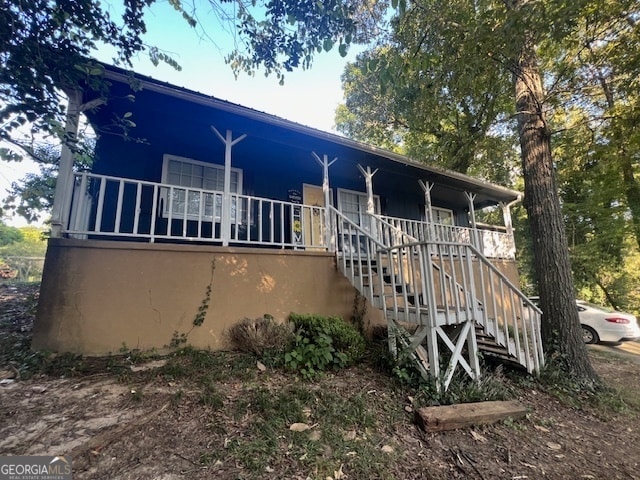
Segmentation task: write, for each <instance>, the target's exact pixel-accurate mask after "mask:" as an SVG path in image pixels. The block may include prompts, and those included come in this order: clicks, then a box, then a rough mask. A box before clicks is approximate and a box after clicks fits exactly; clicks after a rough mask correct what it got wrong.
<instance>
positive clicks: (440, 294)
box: [332, 209, 544, 389]
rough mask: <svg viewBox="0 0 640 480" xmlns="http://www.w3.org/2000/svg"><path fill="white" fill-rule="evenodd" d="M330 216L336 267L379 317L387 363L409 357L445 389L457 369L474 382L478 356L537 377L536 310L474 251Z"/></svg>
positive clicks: (540, 353)
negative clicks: (384, 334)
mask: <svg viewBox="0 0 640 480" xmlns="http://www.w3.org/2000/svg"><path fill="white" fill-rule="evenodd" d="M332 211H333V212H334V216H335V221H336V222H337V225H339V226H340V228H339V238H340V246H341V248H340V249H339V251H338V252H337V264H338V268H339V269H340V270H341V271H342V273H343V274H344V275H345V276H346V277H347V278H348V279H349V280H350V281H351V283H352V284H353V285H354V287H355V288H356V289H357V290H358V291H359V292H360V293H361V294H362V295H363V296H365V297H366V298H367V299H368V300H369V302H370V303H371V304H372V305H373V306H374V307H375V308H379V309H381V310H382V311H383V312H384V315H385V318H386V320H387V325H388V333H389V348H390V350H391V352H392V354H393V355H394V356H406V357H410V358H412V359H413V360H414V361H415V362H416V364H417V365H418V368H419V369H420V371H421V373H422V374H423V376H425V377H427V376H431V377H433V378H438V379H439V380H440V382H441V384H442V386H443V387H444V389H446V388H447V387H448V385H449V383H450V381H451V379H452V378H453V374H454V372H455V370H456V368H458V367H461V368H463V369H464V370H465V371H466V372H467V373H468V374H469V375H470V376H471V377H472V378H478V377H479V376H480V365H479V360H478V356H479V354H480V353H482V354H483V355H488V356H492V357H496V358H498V359H500V360H502V361H505V362H509V363H512V364H516V365H519V366H522V367H524V368H526V370H527V371H528V372H530V373H537V372H539V371H540V369H541V368H542V366H543V364H544V356H543V351H542V342H541V337H540V310H539V309H538V308H537V307H536V306H535V305H533V304H532V303H531V302H530V301H529V300H528V298H527V297H526V296H525V295H524V294H523V293H522V292H520V291H519V289H518V288H516V287H515V286H514V285H513V284H512V283H511V282H510V281H509V280H508V279H507V278H506V277H505V276H504V275H503V274H502V273H501V272H500V271H499V270H498V269H497V268H496V267H495V266H494V265H493V264H492V263H491V262H490V261H489V260H488V259H487V258H485V257H484V256H483V255H482V254H481V253H480V252H479V251H478V250H477V249H476V248H474V247H473V246H472V245H470V244H464V243H454V242H439V241H437V240H427V241H416V240H415V238H413V237H410V236H409V235H407V234H405V233H404V232H401V231H398V230H397V228H396V227H394V226H392V225H390V224H385V222H384V221H382V220H380V219H376V220H377V231H375V232H374V233H372V232H369V231H365V230H363V229H362V228H361V227H359V226H358V225H356V224H354V223H353V222H351V221H350V220H349V219H347V218H346V217H344V216H343V215H342V214H341V213H340V212H339V211H337V210H335V209H333V210H332ZM392 229H393V230H392ZM423 238H426V237H423ZM391 239H392V240H391ZM444 357H448V360H446V365H445V364H443V365H441V364H440V363H441V361H442V360H443V358H444ZM443 370H444V372H443Z"/></svg>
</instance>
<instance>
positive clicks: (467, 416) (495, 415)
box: [416, 401, 527, 432]
mask: <svg viewBox="0 0 640 480" xmlns="http://www.w3.org/2000/svg"><path fill="white" fill-rule="evenodd" d="M526 413H527V409H526V408H525V407H524V405H522V404H521V403H519V402H516V401H495V402H477V403H461V404H459V405H444V406H438V407H424V408H418V409H417V410H416V423H417V424H418V425H419V426H420V427H421V428H422V429H423V430H425V431H427V432H441V431H444V430H455V429H457V428H464V427H469V426H471V425H480V424H484V423H494V422H498V421H500V420H505V419H507V418H512V419H519V418H523V417H524V416H525V415H526Z"/></svg>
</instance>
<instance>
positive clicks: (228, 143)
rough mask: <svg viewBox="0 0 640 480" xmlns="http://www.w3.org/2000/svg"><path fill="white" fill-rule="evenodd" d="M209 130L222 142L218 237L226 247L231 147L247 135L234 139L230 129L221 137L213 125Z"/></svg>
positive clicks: (229, 219)
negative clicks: (222, 167) (221, 183)
mask: <svg viewBox="0 0 640 480" xmlns="http://www.w3.org/2000/svg"><path fill="white" fill-rule="evenodd" d="M211 130H213V132H214V133H215V134H216V135H217V136H218V138H219V139H220V141H221V142H222V143H224V190H223V194H222V214H221V216H220V237H221V238H222V246H223V247H228V246H229V240H230V238H231V149H232V148H233V146H234V145H235V144H236V143H238V142H240V141H242V140H244V139H245V137H246V136H247V135H246V134H244V135H240V136H239V137H238V138H236V139H235V140H234V139H233V132H232V131H231V130H227V132H226V133H227V135H226V137H223V136H222V134H221V133H220V132H219V131H218V130H217V129H216V127H214V126H213V125H212V126H211ZM236 208H238V206H236ZM236 214H237V212H236ZM214 217H215V205H214Z"/></svg>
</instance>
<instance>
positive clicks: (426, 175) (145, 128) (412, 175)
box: [88, 66, 520, 208]
mask: <svg viewBox="0 0 640 480" xmlns="http://www.w3.org/2000/svg"><path fill="white" fill-rule="evenodd" d="M105 68H106V77H107V79H108V80H110V81H111V82H112V83H113V85H112V87H111V92H110V94H111V98H110V99H109V102H108V105H107V106H106V107H102V108H101V109H99V110H98V111H95V112H90V113H88V116H89V118H90V120H91V122H92V123H94V124H97V125H100V126H101V127H104V126H105V125H109V124H111V123H113V118H114V114H115V115H120V116H121V117H122V115H124V113H125V112H133V117H131V118H134V121H135V122H136V124H137V126H136V128H135V133H136V135H137V136H139V137H141V138H145V139H146V140H147V141H149V142H151V143H153V142H154V141H157V142H160V141H163V142H166V137H167V134H168V132H170V133H171V135H172V137H174V138H176V137H177V138H180V139H181V141H182V142H184V143H189V142H192V143H193V142H200V143H203V142H205V141H206V142H207V144H208V145H209V147H210V148H212V149H214V150H216V149H221V148H222V146H221V145H218V144H216V139H215V138H214V137H213V136H212V135H211V129H210V128H211V126H212V125H213V126H215V127H216V128H218V129H219V130H220V131H224V130H226V129H231V130H233V131H234V133H236V134H237V135H240V134H247V138H246V139H245V140H244V141H242V142H240V143H239V144H238V145H237V147H235V148H238V149H239V150H240V149H241V150H243V151H244V153H245V154H246V155H247V157H246V158H253V159H255V160H254V161H255V162H261V161H266V160H268V162H269V168H272V169H274V170H276V169H282V168H285V169H286V168H291V166H292V162H295V165H296V168H297V169H313V171H315V172H317V173H318V179H320V175H321V173H320V169H319V168H318V165H317V164H316V162H315V161H314V160H313V158H312V156H311V152H316V153H317V154H318V155H320V156H322V155H325V154H326V155H328V156H329V157H330V159H332V158H334V157H337V158H338V161H337V162H336V163H335V164H334V165H333V166H332V167H331V170H330V172H331V176H332V177H335V176H338V177H344V178H357V177H361V174H360V172H359V170H358V169H357V165H358V164H360V165H362V166H364V167H366V166H370V167H371V168H372V169H378V173H377V174H376V176H375V177H374V190H375V188H376V184H378V185H381V184H385V186H386V187H387V188H389V187H395V188H397V189H402V190H406V189H407V188H409V189H414V188H415V189H416V191H418V190H420V187H419V185H418V182H417V180H418V179H421V180H424V181H429V182H432V183H434V184H435V186H434V189H433V190H432V198H433V199H434V200H436V201H437V200H440V201H443V202H446V203H448V204H450V205H451V207H454V208H464V207H465V206H466V205H467V199H466V197H465V195H464V192H473V193H475V194H476V195H477V196H476V200H475V204H476V208H482V207H484V206H489V205H494V204H496V203H498V202H511V201H513V200H515V199H517V198H518V197H519V195H520V194H519V192H516V191H514V190H510V189H507V188H504V187H501V186H498V185H494V184H491V183H489V182H485V181H482V180H478V179H474V178H471V177H469V176H467V175H463V174H460V173H456V172H452V171H448V170H445V169H442V168H439V167H434V166H429V165H425V164H424V163H421V162H417V161H415V160H413V159H410V158H408V157H404V156H402V155H398V154H395V153H393V152H389V151H386V150H383V149H379V148H376V147H373V146H370V145H366V144H363V143H360V142H356V141H354V140H350V139H348V138H345V137H342V136H339V135H335V134H331V133H327V132H323V131H320V130H316V129H313V128H310V127H307V126H304V125H301V124H298V123H294V122H291V121H288V120H284V119H282V118H279V117H276V116H274V115H269V114H266V113H263V112H259V111H257V110H253V109H250V108H247V107H243V106H240V105H237V104H233V103H230V102H226V101H222V100H219V99H216V98H214V97H210V96H207V95H203V94H201V93H198V92H194V91H191V90H187V89H185V88H181V87H177V86H174V85H170V84H168V83H165V82H160V81H158V80H154V79H152V78H151V77H146V76H142V75H136V78H138V79H139V80H140V81H141V85H142V90H141V91H137V92H132V91H131V90H130V87H129V82H130V75H129V74H128V73H127V72H126V71H124V70H122V69H119V68H116V67H112V66H105ZM132 93H133V94H134V95H135V102H131V101H130V100H128V99H127V95H129V94H132ZM237 135H236V136H237ZM218 143H219V142H218ZM267 151H269V152H271V154H269V155H266V156H265V152H267ZM292 151H294V152H297V153H295V154H292V153H291V152H292ZM287 152H288V154H287ZM214 153H215V152H214ZM305 159H306V160H305ZM278 171H279V170H278ZM363 185H364V183H363Z"/></svg>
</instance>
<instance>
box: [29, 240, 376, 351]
mask: <svg viewBox="0 0 640 480" xmlns="http://www.w3.org/2000/svg"><path fill="white" fill-rule="evenodd" d="M212 263H214V264H215V268H214V269H213V276H212ZM210 283H211V288H212V293H211V300H210V304H209V309H208V311H207V314H206V318H205V320H204V323H203V324H202V326H200V327H193V320H194V318H195V317H196V315H197V313H198V308H199V307H200V306H201V305H202V302H203V300H204V299H205V298H206V290H207V286H208V285H209V284H210ZM354 295H355V289H354V288H353V287H352V286H351V285H350V284H349V282H348V280H347V279H346V278H345V277H344V276H342V275H341V274H340V273H339V272H338V271H337V270H336V268H335V260H334V257H333V256H332V255H330V254H327V253H325V252H302V251H292V250H268V249H253V248H235V249H232V248H221V247H211V246H197V245H170V244H147V243H135V242H107V241H95V240H73V239H51V240H50V241H49V247H48V250H47V256H46V262H45V268H44V274H43V280H42V286H41V289H40V302H39V306H38V314H37V318H36V322H35V325H34V335H33V348H34V349H45V350H50V351H58V352H66V351H70V352H78V353H84V354H105V353H109V352H113V353H115V352H117V351H118V350H119V349H120V348H122V346H123V345H125V346H126V347H127V348H130V349H131V348H139V349H143V350H146V349H151V348H163V347H165V346H166V345H168V344H169V342H170V341H171V338H172V336H173V334H174V332H178V333H187V332H189V333H188V340H189V343H190V344H191V345H194V346H196V347H203V348H206V347H208V348H212V349H224V348H227V347H228V346H229V345H228V344H227V342H226V339H225V331H226V330H227V329H228V328H229V327H230V326H232V325H233V324H234V323H236V322H238V321H240V320H242V319H243V318H246V317H249V318H256V317H258V316H261V315H263V314H265V313H269V314H271V315H273V316H274V317H275V318H276V319H279V320H284V319H285V318H286V317H287V315H288V314H289V313H290V312H297V313H319V314H325V315H340V316H342V317H343V318H345V319H348V318H350V317H351V315H352V313H353V304H354ZM366 321H367V322H370V323H374V324H375V323H381V322H383V317H382V313H381V312H380V311H376V310H374V309H373V308H371V306H369V307H368V308H367V316H366Z"/></svg>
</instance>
